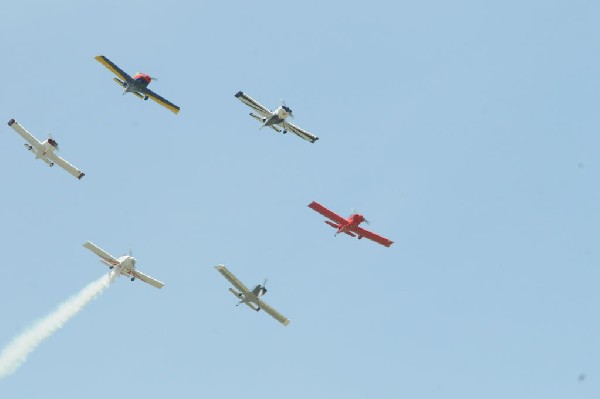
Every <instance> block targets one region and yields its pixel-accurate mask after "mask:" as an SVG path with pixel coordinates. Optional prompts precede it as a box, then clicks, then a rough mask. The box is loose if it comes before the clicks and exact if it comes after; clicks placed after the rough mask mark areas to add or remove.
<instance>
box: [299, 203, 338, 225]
mask: <svg viewBox="0 0 600 399" xmlns="http://www.w3.org/2000/svg"><path fill="white" fill-rule="evenodd" d="M308 207H309V208H311V209H313V210H315V211H317V212H319V213H320V214H321V215H323V216H325V217H326V218H328V219H331V220H333V221H334V222H336V223H338V224H340V223H343V222H345V221H346V220H345V219H344V218H343V217H341V216H340V215H338V214H337V213H333V212H331V211H330V210H329V209H327V208H325V207H324V206H323V205H321V204H319V203H317V202H315V201H313V202H311V203H310V204H309V205H308Z"/></svg>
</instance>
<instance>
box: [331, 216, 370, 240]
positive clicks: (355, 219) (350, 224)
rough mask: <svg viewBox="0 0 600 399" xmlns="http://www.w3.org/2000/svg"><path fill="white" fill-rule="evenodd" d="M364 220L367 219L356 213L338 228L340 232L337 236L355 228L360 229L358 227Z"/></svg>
mask: <svg viewBox="0 0 600 399" xmlns="http://www.w3.org/2000/svg"><path fill="white" fill-rule="evenodd" d="M364 220H365V218H364V217H363V216H362V215H359V214H356V213H355V214H354V215H351V216H350V217H349V218H348V219H346V223H344V224H342V225H340V226H339V227H338V231H337V233H335V234H336V235H337V234H339V233H346V232H349V231H353V230H354V228H356V227H358V225H359V224H361V223H362V222H363V221H364Z"/></svg>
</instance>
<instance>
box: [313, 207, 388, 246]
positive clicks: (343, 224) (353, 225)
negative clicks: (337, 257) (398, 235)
mask: <svg viewBox="0 0 600 399" xmlns="http://www.w3.org/2000/svg"><path fill="white" fill-rule="evenodd" d="M308 207H309V208H312V209H314V210H315V211H317V212H319V213H320V214H321V215H323V216H325V217H326V218H328V219H331V220H333V222H330V221H329V220H325V223H327V224H328V225H330V226H331V227H333V228H336V229H337V232H336V233H335V235H336V236H337V235H338V234H339V233H346V234H348V235H349V236H352V237H356V236H358V239H359V240H360V239H361V238H363V237H366V238H368V239H369V240H372V241H375V242H376V243H378V244H381V245H385V246H386V247H389V246H390V245H392V244H393V243H394V242H393V241H390V240H388V239H387V238H384V237H381V236H378V235H377V234H375V233H373V232H370V231H369V230H365V229H363V228H361V227H358V225H359V224H361V223H362V222H365V223H367V224H369V221H368V220H367V219H365V217H364V216H363V215H359V214H358V213H354V214H352V215H350V217H349V218H348V219H344V218H343V217H341V216H340V215H338V214H336V213H334V212H332V211H330V210H329V209H327V208H325V207H324V206H323V205H321V204H319V203H317V202H315V201H313V202H311V203H310V204H309V205H308Z"/></svg>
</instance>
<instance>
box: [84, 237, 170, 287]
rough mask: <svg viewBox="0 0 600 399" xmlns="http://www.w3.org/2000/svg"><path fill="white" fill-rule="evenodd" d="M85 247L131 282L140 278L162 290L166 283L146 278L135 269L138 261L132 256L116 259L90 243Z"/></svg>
mask: <svg viewBox="0 0 600 399" xmlns="http://www.w3.org/2000/svg"><path fill="white" fill-rule="evenodd" d="M83 246H84V247H86V248H87V249H89V250H90V251H92V252H93V253H95V254H96V255H98V256H99V257H100V262H102V263H104V264H105V265H106V266H108V268H109V269H111V270H112V269H116V271H117V272H118V273H120V274H122V275H125V276H127V277H130V278H131V281H134V280H135V279H136V278H139V279H140V280H142V281H143V282H145V283H148V284H150V285H153V286H155V287H156V288H162V287H163V286H164V285H165V284H164V283H162V282H160V281H158V280H155V279H153V278H152V277H150V276H146V275H145V274H144V273H142V272H140V271H139V270H137V269H136V268H135V263H136V260H135V258H134V257H133V256H131V254H129V255H123V256H121V257H119V258H115V257H114V256H112V255H110V254H109V253H107V252H106V251H104V250H103V249H101V248H99V247H97V246H96V245H95V244H94V243H92V242H90V241H88V242H86V243H85V244H83Z"/></svg>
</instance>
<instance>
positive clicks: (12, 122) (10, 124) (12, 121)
mask: <svg viewBox="0 0 600 399" xmlns="http://www.w3.org/2000/svg"><path fill="white" fill-rule="evenodd" d="M15 122H16V120H14V119H11V120H9V121H8V126H12V125H13V124H14V123H15Z"/></svg>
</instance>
